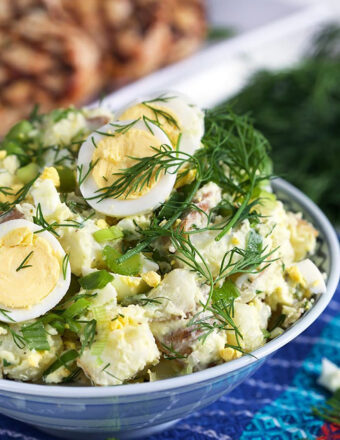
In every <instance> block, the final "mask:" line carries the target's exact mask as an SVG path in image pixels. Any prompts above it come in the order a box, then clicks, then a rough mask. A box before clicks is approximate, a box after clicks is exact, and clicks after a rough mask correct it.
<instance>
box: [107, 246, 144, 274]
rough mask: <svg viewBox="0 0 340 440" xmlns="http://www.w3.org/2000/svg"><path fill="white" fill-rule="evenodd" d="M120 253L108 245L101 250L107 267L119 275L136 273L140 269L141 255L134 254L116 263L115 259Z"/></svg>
mask: <svg viewBox="0 0 340 440" xmlns="http://www.w3.org/2000/svg"><path fill="white" fill-rule="evenodd" d="M121 256H122V254H121V253H120V252H119V251H117V249H114V248H112V247H110V246H105V248H104V250H103V257H104V260H105V262H106V264H107V266H108V268H109V269H110V270H111V271H112V272H114V273H118V274H120V275H137V274H138V273H139V272H140V271H141V269H142V260H141V255H140V254H136V255H133V256H132V257H130V258H128V259H127V260H125V261H124V262H123V263H117V259H118V258H119V257H121Z"/></svg>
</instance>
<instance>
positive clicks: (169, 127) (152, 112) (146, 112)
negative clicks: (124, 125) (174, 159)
mask: <svg viewBox="0 0 340 440" xmlns="http://www.w3.org/2000/svg"><path fill="white" fill-rule="evenodd" d="M143 116H145V117H147V118H149V119H151V120H152V121H157V122H158V123H159V124H160V126H161V127H162V129H163V130H164V131H165V133H166V135H167V136H168V138H169V139H170V141H171V143H172V145H173V147H175V146H176V145H177V142H178V136H179V135H180V132H181V130H180V123H179V121H178V119H177V116H176V115H175V114H174V113H173V112H172V111H171V110H169V109H168V108H166V107H162V106H160V105H157V104H155V103H150V104H142V103H141V104H137V105H134V106H132V107H130V108H128V109H127V110H125V112H124V113H123V114H122V115H121V116H120V117H119V120H120V121H126V120H128V119H132V120H133V119H138V118H143Z"/></svg>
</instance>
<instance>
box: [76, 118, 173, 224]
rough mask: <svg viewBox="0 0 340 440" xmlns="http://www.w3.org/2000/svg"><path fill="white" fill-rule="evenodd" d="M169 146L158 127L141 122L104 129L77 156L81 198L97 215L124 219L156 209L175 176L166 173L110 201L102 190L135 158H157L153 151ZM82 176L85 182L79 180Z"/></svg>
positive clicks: (170, 189)
mask: <svg viewBox="0 0 340 440" xmlns="http://www.w3.org/2000/svg"><path fill="white" fill-rule="evenodd" d="M161 145H168V146H172V145H171V142H170V140H169V138H168V136H167V135H166V134H165V133H164V131H163V130H161V129H160V128H159V127H158V126H157V125H155V124H153V123H151V122H145V121H143V120H134V121H131V120H129V121H122V122H116V123H109V124H107V125H104V127H102V128H100V129H99V130H98V131H96V132H94V133H92V134H91V135H90V136H89V137H88V138H87V139H86V141H85V142H84V143H83V144H82V146H81V148H80V151H79V155H78V180H79V181H80V183H81V184H80V190H81V192H82V195H83V197H84V198H85V199H86V200H87V201H88V203H89V204H90V205H91V206H92V208H94V209H95V210H96V211H98V212H101V213H103V214H106V215H109V216H114V217H126V216H129V215H135V214H140V213H143V212H148V211H152V210H154V209H156V208H157V207H158V206H159V205H160V204H161V203H163V202H164V201H165V200H166V199H167V198H168V197H169V195H170V193H171V191H172V189H173V187H174V184H175V181H176V174H175V173H171V172H167V173H164V174H162V175H161V176H158V178H157V179H156V178H152V179H150V181H149V182H147V183H145V184H144V185H142V186H139V187H138V188H136V190H135V191H131V192H130V193H123V194H121V195H119V196H115V197H112V196H110V194H109V193H107V192H106V195H105V189H107V188H110V186H111V185H113V184H114V183H115V181H116V180H117V178H118V177H119V176H117V173H121V172H122V170H127V169H129V168H131V167H132V166H133V165H135V164H136V163H137V160H136V159H135V158H147V157H151V156H153V155H155V154H156V152H155V150H154V148H156V149H158V148H159V147H160V146H161ZM82 176H86V178H83V179H82Z"/></svg>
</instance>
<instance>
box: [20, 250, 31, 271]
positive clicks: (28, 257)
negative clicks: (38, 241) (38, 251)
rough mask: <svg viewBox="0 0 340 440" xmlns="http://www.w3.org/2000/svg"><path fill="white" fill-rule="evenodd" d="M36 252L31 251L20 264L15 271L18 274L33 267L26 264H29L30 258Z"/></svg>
mask: <svg viewBox="0 0 340 440" xmlns="http://www.w3.org/2000/svg"><path fill="white" fill-rule="evenodd" d="M33 252H34V251H31V252H30V253H29V254H28V255H26V257H25V258H24V259H23V260H22V262H21V263H20V264H19V266H18V267H17V268H16V269H15V271H16V272H19V270H22V269H26V268H27V267H32V264H25V263H27V262H28V260H29V259H30V257H31V256H32V255H33Z"/></svg>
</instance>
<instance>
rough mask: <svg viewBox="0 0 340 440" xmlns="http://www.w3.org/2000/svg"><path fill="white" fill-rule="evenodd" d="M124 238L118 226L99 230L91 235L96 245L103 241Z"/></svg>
mask: <svg viewBox="0 0 340 440" xmlns="http://www.w3.org/2000/svg"><path fill="white" fill-rule="evenodd" d="M123 236H124V234H123V231H122V230H121V229H120V228H119V227H118V226H111V227H110V228H106V229H100V230H99V231H96V232H94V233H93V237H94V238H95V240H96V241H97V242H98V243H103V242H104V241H112V240H117V239H118V238H122V237H123Z"/></svg>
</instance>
